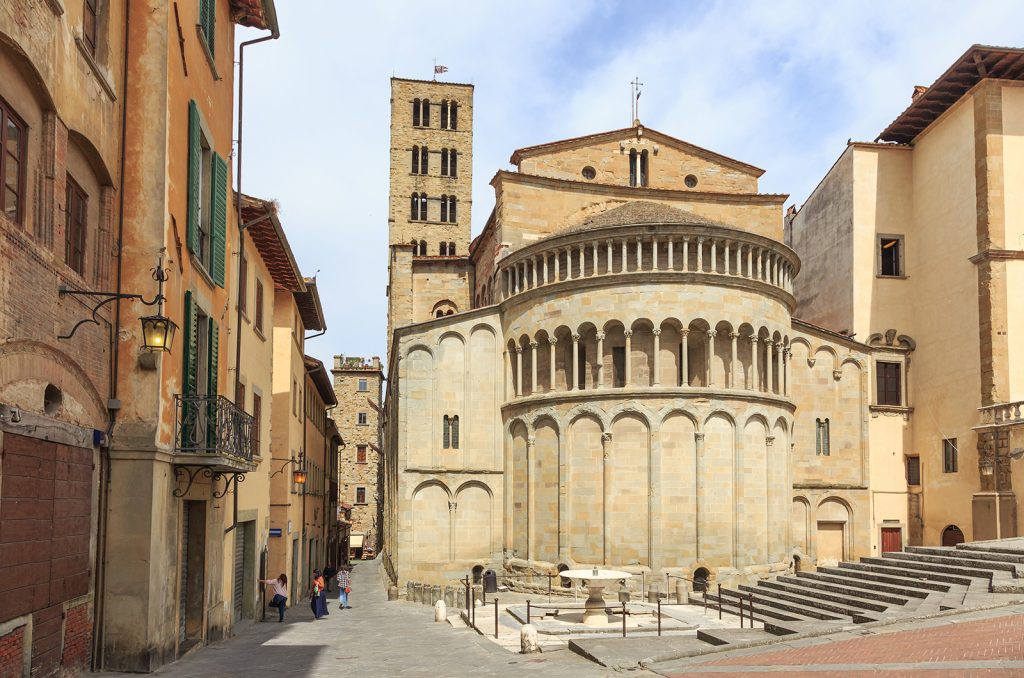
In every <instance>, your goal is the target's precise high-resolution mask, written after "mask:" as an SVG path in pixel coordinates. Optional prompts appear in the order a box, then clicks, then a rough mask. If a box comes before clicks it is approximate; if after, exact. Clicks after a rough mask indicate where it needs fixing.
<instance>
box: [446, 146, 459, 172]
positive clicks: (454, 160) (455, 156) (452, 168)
mask: <svg viewBox="0 0 1024 678" xmlns="http://www.w3.org/2000/svg"><path fill="white" fill-rule="evenodd" d="M448 176H450V177H452V178H455V177H457V176H459V153H458V151H456V150H455V149H454V148H453V149H451V150H449V151H448Z"/></svg>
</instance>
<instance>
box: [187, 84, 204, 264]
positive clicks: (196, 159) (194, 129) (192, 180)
mask: <svg viewBox="0 0 1024 678" xmlns="http://www.w3.org/2000/svg"><path fill="white" fill-rule="evenodd" d="M199 130H200V127H199V108H198V107H197V106H196V102H195V101H189V102H188V219H187V223H188V233H187V237H186V239H187V240H188V251H189V252H192V253H193V254H199V200H200V198H201V196H202V195H203V187H202V186H201V185H200V179H201V178H202V172H203V167H202V163H203V148H202V140H201V133H200V131H199Z"/></svg>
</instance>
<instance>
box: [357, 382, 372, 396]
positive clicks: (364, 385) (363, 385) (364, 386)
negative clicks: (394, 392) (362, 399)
mask: <svg viewBox="0 0 1024 678" xmlns="http://www.w3.org/2000/svg"><path fill="white" fill-rule="evenodd" d="M356 390H357V391H359V392H360V393H366V392H367V391H369V390H370V381H369V380H368V379H359V380H358V381H357V382H356Z"/></svg>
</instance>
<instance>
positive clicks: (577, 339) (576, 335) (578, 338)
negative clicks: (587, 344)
mask: <svg viewBox="0 0 1024 678" xmlns="http://www.w3.org/2000/svg"><path fill="white" fill-rule="evenodd" d="M579 340H580V335H578V334H574V335H572V343H574V344H575V343H577V342H578V341H579Z"/></svg>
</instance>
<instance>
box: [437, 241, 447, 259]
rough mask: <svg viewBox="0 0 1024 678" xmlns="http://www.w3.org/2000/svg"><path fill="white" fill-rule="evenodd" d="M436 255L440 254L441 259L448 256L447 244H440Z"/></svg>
mask: <svg viewBox="0 0 1024 678" xmlns="http://www.w3.org/2000/svg"><path fill="white" fill-rule="evenodd" d="M438 254H440V255H441V256H442V257H445V256H448V243H446V242H443V243H441V246H440V248H439V251H438Z"/></svg>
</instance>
